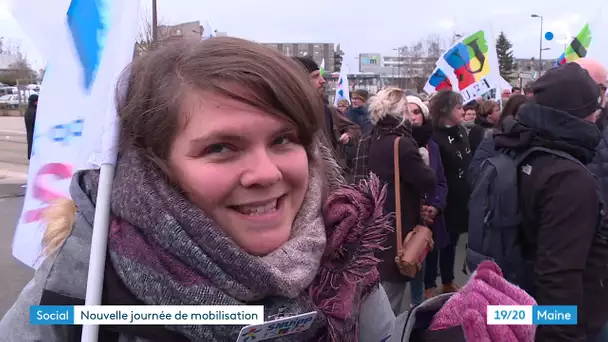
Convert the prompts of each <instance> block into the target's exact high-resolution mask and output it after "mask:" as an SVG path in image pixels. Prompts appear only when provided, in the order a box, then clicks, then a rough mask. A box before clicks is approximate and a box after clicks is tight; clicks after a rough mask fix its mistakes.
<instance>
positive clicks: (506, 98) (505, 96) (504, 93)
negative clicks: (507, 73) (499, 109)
mask: <svg viewBox="0 0 608 342" xmlns="http://www.w3.org/2000/svg"><path fill="white" fill-rule="evenodd" d="M511 95H512V93H511V90H509V89H505V90H503V91H502V93H501V94H500V99H501V100H502V102H503V103H505V102H507V101H509V98H510V97H511Z"/></svg>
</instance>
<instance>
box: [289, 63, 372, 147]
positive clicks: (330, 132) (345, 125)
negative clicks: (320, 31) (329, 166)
mask: <svg viewBox="0 0 608 342" xmlns="http://www.w3.org/2000/svg"><path fill="white" fill-rule="evenodd" d="M294 59H295V60H296V61H297V62H298V63H300V65H302V66H303V67H304V68H305V69H306V70H307V71H308V73H309V74H310V81H311V83H312V85H313V87H315V89H317V90H318V91H319V96H321V97H323V98H324V96H323V95H324V88H325V79H324V78H323V75H321V73H320V70H319V65H318V64H317V62H315V61H314V60H312V59H310V58H305V57H294ZM325 136H326V138H327V140H328V142H329V143H330V144H331V145H332V147H333V149H334V151H335V152H336V155H338V156H339V154H340V153H338V152H339V150H340V146H341V145H342V144H348V143H355V142H356V141H357V140H358V139H359V137H360V136H361V130H360V129H359V127H358V126H357V125H356V124H355V123H353V122H351V121H350V120H348V119H347V118H346V117H344V116H343V115H341V114H340V113H338V111H337V110H336V109H335V108H332V107H330V106H329V103H327V101H325Z"/></svg>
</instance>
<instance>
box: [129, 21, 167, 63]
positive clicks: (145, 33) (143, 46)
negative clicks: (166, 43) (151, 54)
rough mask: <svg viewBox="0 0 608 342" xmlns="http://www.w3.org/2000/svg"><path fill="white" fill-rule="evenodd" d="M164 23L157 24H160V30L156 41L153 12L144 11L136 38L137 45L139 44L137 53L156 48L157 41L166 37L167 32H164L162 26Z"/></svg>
mask: <svg viewBox="0 0 608 342" xmlns="http://www.w3.org/2000/svg"><path fill="white" fill-rule="evenodd" d="M161 25H162V24H161V23H160V20H159V23H158V24H157V26H159V30H158V33H157V34H158V37H157V38H156V41H155V39H154V20H153V19H152V14H150V12H149V11H143V13H142V16H141V18H140V20H139V31H138V33H137V40H136V45H137V53H138V54H143V53H146V52H148V51H152V50H154V48H155V47H156V45H157V42H158V41H160V40H162V39H163V38H164V37H166V35H167V33H166V32H163V30H161V27H160V26H161Z"/></svg>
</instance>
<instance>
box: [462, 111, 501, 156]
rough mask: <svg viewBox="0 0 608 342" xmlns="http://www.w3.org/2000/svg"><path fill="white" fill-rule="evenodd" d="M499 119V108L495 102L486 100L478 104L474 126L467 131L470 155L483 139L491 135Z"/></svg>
mask: <svg viewBox="0 0 608 342" xmlns="http://www.w3.org/2000/svg"><path fill="white" fill-rule="evenodd" d="M499 119H500V108H499V106H498V103H497V102H496V101H492V100H488V101H483V102H482V103H480V104H479V107H478V111H477V117H476V118H475V126H473V127H472V128H471V130H470V131H469V143H470V144H471V153H473V154H475V150H477V146H479V144H480V143H481V141H482V140H483V139H484V138H485V137H487V136H488V135H489V134H491V132H492V129H493V128H494V127H496V124H497V123H498V120H499Z"/></svg>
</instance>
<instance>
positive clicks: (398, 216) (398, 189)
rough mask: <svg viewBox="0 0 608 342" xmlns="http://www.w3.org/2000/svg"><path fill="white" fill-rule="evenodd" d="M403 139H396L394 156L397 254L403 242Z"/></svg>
mask: <svg viewBox="0 0 608 342" xmlns="http://www.w3.org/2000/svg"><path fill="white" fill-rule="evenodd" d="M400 140H401V137H397V138H396V139H395V143H394V144H393V155H394V157H393V158H394V164H395V233H397V244H396V245H395V246H396V247H397V253H399V252H401V242H402V241H403V236H402V229H401V180H400V178H401V177H400V175H399V141H400Z"/></svg>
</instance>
